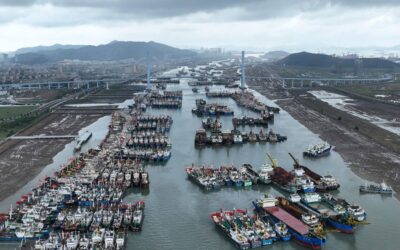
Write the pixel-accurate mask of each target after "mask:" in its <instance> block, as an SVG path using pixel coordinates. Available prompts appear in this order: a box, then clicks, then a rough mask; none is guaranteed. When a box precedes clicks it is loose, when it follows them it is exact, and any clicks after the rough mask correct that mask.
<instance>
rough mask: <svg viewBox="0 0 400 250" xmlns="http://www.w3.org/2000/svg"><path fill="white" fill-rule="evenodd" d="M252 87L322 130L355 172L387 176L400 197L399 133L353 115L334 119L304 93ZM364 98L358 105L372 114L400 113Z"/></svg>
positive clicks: (371, 176)
mask: <svg viewBox="0 0 400 250" xmlns="http://www.w3.org/2000/svg"><path fill="white" fill-rule="evenodd" d="M251 88H254V89H255V90H257V91H259V92H260V93H261V94H263V95H265V96H267V97H268V98H270V99H275V100H277V101H276V103H277V104H278V105H279V106H280V107H281V108H283V109H284V110H286V111H287V112H288V113H289V114H290V115H291V116H293V117H294V118H295V119H296V120H298V121H299V122H300V123H302V124H303V125H304V126H306V127H307V128H309V129H310V130H311V131H312V132H314V133H317V134H319V135H320V136H321V138H322V139H323V140H326V141H329V143H331V144H332V145H335V147H336V148H335V151H337V152H338V153H339V154H340V155H341V156H342V157H343V159H344V160H345V161H346V162H347V163H348V165H349V167H350V168H351V170H352V171H353V172H354V173H356V174H357V175H359V176H360V177H362V178H364V179H367V180H370V181H374V182H377V183H380V182H382V180H385V181H386V182H387V183H388V184H389V185H391V186H392V188H393V189H394V190H395V191H396V197H397V198H400V195H399V193H400V182H399V178H400V153H399V150H398V148H399V147H400V143H399V142H400V137H399V136H397V135H395V134H392V133H389V132H387V131H383V130H382V129H380V128H379V127H376V126H374V125H371V124H365V123H364V121H362V120H360V119H357V118H355V117H353V118H352V116H351V115H348V116H346V114H345V116H346V119H347V121H343V120H341V121H339V120H338V119H332V114H330V113H329V111H328V112H327V110H325V113H324V112H323V111H322V112H321V110H319V109H318V108H317V107H312V106H310V100H307V101H305V97H304V95H303V94H299V95H296V94H293V93H290V92H288V91H286V90H283V89H276V88H268V86H266V85H265V84H253V85H251ZM364 102H365V101H362V102H358V103H357V105H358V106H360V109H362V110H364V111H366V112H368V113H369V114H378V113H379V114H380V115H382V113H383V114H384V115H385V117H386V118H392V119H395V118H396V115H397V116H398V114H400V111H399V110H396V109H395V108H390V109H386V112H385V108H384V107H382V105H375V104H371V103H364ZM311 103H312V102H311ZM333 111H334V112H336V111H337V112H340V111H338V110H336V111H335V110H333ZM327 113H329V114H327ZM342 114H343V113H342ZM349 124H360V125H359V126H365V131H368V133H365V131H364V130H363V128H364V127H360V129H359V130H356V129H354V127H352V126H349Z"/></svg>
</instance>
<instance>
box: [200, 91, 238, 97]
mask: <svg viewBox="0 0 400 250" xmlns="http://www.w3.org/2000/svg"><path fill="white" fill-rule="evenodd" d="M231 95H232V92H231V91H226V90H225V91H207V92H206V97H208V98H227V97H231Z"/></svg>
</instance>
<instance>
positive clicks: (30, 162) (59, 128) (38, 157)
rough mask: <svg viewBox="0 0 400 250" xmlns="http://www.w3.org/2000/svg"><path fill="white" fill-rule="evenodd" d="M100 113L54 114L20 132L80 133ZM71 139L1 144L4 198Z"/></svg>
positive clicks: (0, 190) (0, 197) (0, 176)
mask: <svg viewBox="0 0 400 250" xmlns="http://www.w3.org/2000/svg"><path fill="white" fill-rule="evenodd" d="M102 116H103V115H100V114H91V115H82V114H79V115H67V114H50V115H48V116H46V117H45V118H44V119H42V120H40V121H39V122H37V123H36V124H34V125H33V126H31V127H29V128H28V129H26V130H24V131H22V132H20V133H19V134H18V135H26V136H28V135H41V134H44V135H76V134H77V133H78V131H79V130H80V129H81V128H82V127H85V126H88V125H89V124H91V123H93V122H94V121H96V120H97V119H98V118H100V117H102ZM69 142H71V139H56V140H48V139H45V140H43V139H42V140H13V139H8V140H6V141H4V142H3V143H1V144H0V201H1V200H3V199H5V198H7V197H8V196H10V195H12V194H13V193H15V192H16V191H17V190H19V189H20V188H21V187H23V186H24V185H25V184H26V183H28V182H29V181H30V180H31V179H32V178H33V177H35V176H36V175H37V174H39V173H40V171H41V170H42V169H43V168H44V167H45V166H47V165H48V164H50V163H51V162H52V159H53V157H54V156H55V155H56V154H57V153H58V152H60V151H61V150H62V149H63V148H64V147H65V145H66V144H67V143H69Z"/></svg>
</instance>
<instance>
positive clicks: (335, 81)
mask: <svg viewBox="0 0 400 250" xmlns="http://www.w3.org/2000/svg"><path fill="white" fill-rule="evenodd" d="M188 78H191V79H195V80H196V79H199V78H203V77H191V76H174V77H171V79H188ZM240 78H241V77H240V76H220V77H218V79H220V80H239V79H240ZM247 79H250V80H265V81H267V80H269V81H278V82H280V83H281V84H282V86H283V87H295V86H299V87H305V86H309V87H312V86H313V85H344V84H368V83H379V82H387V81H390V80H392V79H393V78H392V77H384V78H303V77H275V76H249V75H246V80H247ZM145 80H146V78H145V77H130V78H118V79H91V80H80V81H54V82H29V83H28V82H27V83H12V84H0V89H3V90H4V89H61V88H68V89H71V88H73V89H80V88H86V89H92V88H107V89H108V88H109V86H111V85H114V84H118V83H129V82H135V81H136V82H137V84H141V83H139V82H142V81H145ZM152 80H154V81H156V82H165V83H168V79H166V78H165V77H155V78H152Z"/></svg>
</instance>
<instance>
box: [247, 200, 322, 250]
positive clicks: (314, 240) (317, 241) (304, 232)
mask: <svg viewBox="0 0 400 250" xmlns="http://www.w3.org/2000/svg"><path fill="white" fill-rule="evenodd" d="M253 205H254V207H255V210H256V211H257V213H260V214H262V213H263V212H266V213H267V214H269V215H270V216H271V219H272V220H274V221H275V222H279V221H281V222H283V223H284V224H286V225H287V227H288V229H289V232H290V234H291V235H292V238H293V239H295V240H296V241H297V242H299V243H300V244H301V245H304V246H307V247H310V248H312V249H321V247H322V246H323V245H324V244H325V242H326V238H325V237H322V236H319V235H316V234H315V233H313V232H312V230H311V228H310V226H308V225H306V224H305V223H303V222H302V221H301V220H299V219H297V218H296V217H294V216H293V215H291V214H290V213H288V212H287V211H286V210H284V209H283V208H281V207H279V206H277V201H276V202H275V204H274V203H272V202H270V203H265V202H262V199H261V200H257V201H253Z"/></svg>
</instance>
